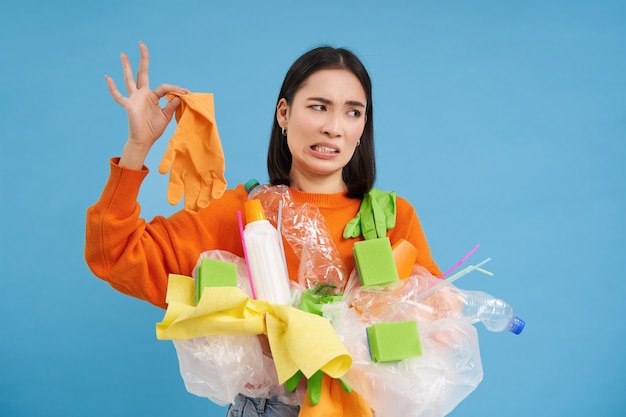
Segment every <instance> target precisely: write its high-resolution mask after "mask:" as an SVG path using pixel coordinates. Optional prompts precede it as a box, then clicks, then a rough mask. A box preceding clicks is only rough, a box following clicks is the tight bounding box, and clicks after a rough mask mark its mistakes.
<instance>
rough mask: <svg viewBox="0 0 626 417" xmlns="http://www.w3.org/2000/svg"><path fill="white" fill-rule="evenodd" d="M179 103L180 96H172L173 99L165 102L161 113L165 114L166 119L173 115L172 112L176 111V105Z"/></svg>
mask: <svg viewBox="0 0 626 417" xmlns="http://www.w3.org/2000/svg"><path fill="white" fill-rule="evenodd" d="M180 103H181V100H180V98H178V97H174V98H173V99H171V100H170V101H168V102H167V104H166V105H165V107H163V114H164V115H165V117H166V118H167V120H170V119H171V118H172V116H173V115H174V112H175V111H176V109H177V108H178V106H180Z"/></svg>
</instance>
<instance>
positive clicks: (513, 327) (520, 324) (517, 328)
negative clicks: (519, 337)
mask: <svg viewBox="0 0 626 417" xmlns="http://www.w3.org/2000/svg"><path fill="white" fill-rule="evenodd" d="M525 326H526V322H525V321H524V320H522V319H520V318H519V317H517V316H515V317H513V319H512V320H511V322H510V323H509V331H510V332H511V333H513V334H520V333H521V332H522V330H524V327H525Z"/></svg>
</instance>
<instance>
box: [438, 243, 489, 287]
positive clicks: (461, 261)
mask: <svg viewBox="0 0 626 417" xmlns="http://www.w3.org/2000/svg"><path fill="white" fill-rule="evenodd" d="M479 246H480V245H476V246H474V248H473V249H472V250H471V251H469V252H467V255H465V256H464V257H462V258H461V260H460V261H459V262H457V263H456V264H454V266H453V267H452V268H450V269H448V270H447V271H446V272H444V273H443V275H441V276H440V277H439V278H441V279H444V278H445V277H447V276H448V275H449V274H450V272H452V271H454V270H455V269H457V268H458V267H459V266H461V264H462V263H463V262H465V261H466V260H467V258H469V257H470V256H471V255H472V253H474V252H476V249H478V247H479Z"/></svg>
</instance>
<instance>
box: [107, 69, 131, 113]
mask: <svg viewBox="0 0 626 417" xmlns="http://www.w3.org/2000/svg"><path fill="white" fill-rule="evenodd" d="M104 79H105V81H106V83H107V87H108V88H109V93H111V96H112V97H113V100H115V102H116V103H117V104H119V105H120V106H122V107H123V106H124V103H125V101H126V100H127V98H126V97H124V96H123V95H122V93H120V92H119V90H118V89H117V87H116V86H115V82H114V81H113V78H111V77H109V76H108V75H105V76H104Z"/></svg>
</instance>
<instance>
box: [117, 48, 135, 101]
mask: <svg viewBox="0 0 626 417" xmlns="http://www.w3.org/2000/svg"><path fill="white" fill-rule="evenodd" d="M120 57H121V59H122V72H123V74H124V84H126V91H127V92H128V94H129V95H130V94H132V93H133V92H134V91H135V90H136V89H137V85H136V84H135V79H134V78H133V68H132V67H131V65H130V60H129V59H128V55H126V54H125V53H123V52H122V53H121V54H120Z"/></svg>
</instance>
